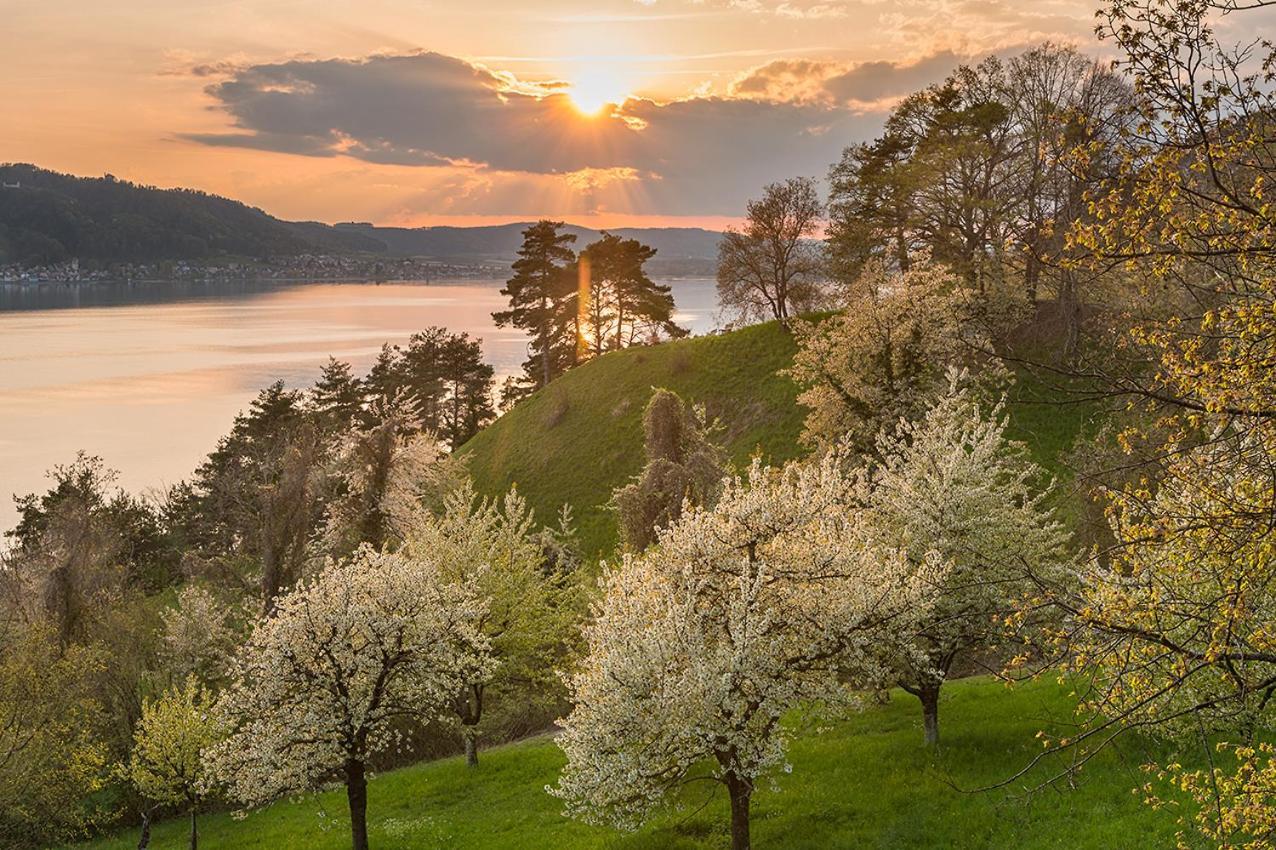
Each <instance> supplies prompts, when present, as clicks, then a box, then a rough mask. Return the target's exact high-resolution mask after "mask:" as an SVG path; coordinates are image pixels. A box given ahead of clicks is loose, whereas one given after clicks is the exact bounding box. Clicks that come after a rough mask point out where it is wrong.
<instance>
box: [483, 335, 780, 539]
mask: <svg viewBox="0 0 1276 850" xmlns="http://www.w3.org/2000/svg"><path fill="white" fill-rule="evenodd" d="M794 350H795V345H794V342H793V339H792V337H791V336H789V334H788V333H787V332H786V331H785V330H784V329H783V328H782V327H781V326H780V325H779V324H777V323H774V322H772V323H768V324H764V325H755V326H753V327H749V328H744V329H743V330H739V331H735V332H733V333H728V334H722V335H719V336H707V337H698V338H695V339H685V340H678V341H675V342H668V343H665V344H663V345H657V346H651V347H643V348H631V349H627V350H624V351H616V352H611V353H609V354H606V355H604V356H602V357H600V358H598V359H597V360H594V361H592V362H590V363H587V364H585V365H584V366H581V367H579V368H577V369H573V370H572V371H570V372H568V373H567V374H565V375H563V376H562V377H561V378H559V379H557V380H556V381H554V382H553V383H552V384H551V385H550V386H548V387H546V388H545V389H544V390H543V391H541V392H538V393H536V394H535V395H533V396H532V397H531V398H529V399H527V400H526V401H524V402H523V403H522V404H519V405H518V406H517V407H515V408H514V409H513V410H510V411H509V412H508V413H506V414H505V415H504V416H502V417H501V418H500V419H499V420H497V421H496V422H495V423H493V424H492V425H490V426H489V427H487V428H485V429H484V430H483V431H482V432H480V433H479V434H478V435H477V436H475V437H474V439H472V440H470V442H468V443H467V444H466V445H465V446H464V447H463V448H462V454H463V456H464V457H466V459H467V463H468V465H469V469H470V473H471V475H473V477H474V482H475V486H476V487H477V488H478V490H479V492H480V493H484V494H487V495H496V494H498V493H501V492H504V491H505V490H506V489H508V488H509V487H510V486H511V485H514V484H517V485H518V488H519V491H520V492H522V494H523V495H524V496H525V497H526V498H527V499H528V502H529V503H530V504H531V506H532V508H533V509H535V511H536V515H537V516H538V517H540V518H541V519H542V521H552V520H553V519H554V517H555V516H556V515H557V513H558V510H559V508H560V507H561V506H562V505H563V504H564V503H567V504H570V505H571V506H572V509H573V512H574V516H575V521H576V525H577V529H578V531H579V533H580V539H581V544H582V546H583V548H584V550H585V552H586V554H587V555H589V556H598V555H600V554H602V553H605V552H610V551H611V550H612V549H613V548H614V547H615V544H616V523H615V518H614V516H613V515H612V512H611V510H610V509H609V508H608V507H607V502H608V501H609V500H610V498H611V492H612V490H614V489H615V488H616V487H619V486H620V485H622V484H624V483H625V482H626V481H628V480H629V479H630V478H631V477H632V476H634V475H636V474H637V473H638V472H639V471H641V469H642V466H643V463H644V458H643V451H642V412H643V408H645V407H646V405H647V401H648V399H649V398H650V397H651V393H652V391H653V389H655V388H657V387H665V388H668V389H671V390H673V391H675V392H677V393H678V394H679V395H681V396H682V397H683V398H685V399H687V400H688V401H692V402H696V403H700V404H704V405H705V408H706V410H707V412H708V414H709V416H710V418H714V417H716V418H718V419H719V420H721V422H722V423H723V425H724V427H725V429H726V431H725V434H724V436H725V439H726V447H727V449H728V451H729V453H730V456H731V459H732V461H733V462H734V463H736V464H738V465H742V464H745V463H747V462H748V460H749V458H750V456H751V455H752V454H753V453H754V452H755V451H756V452H760V453H761V454H762V456H763V457H765V458H766V459H768V460H769V461H771V462H773V463H782V462H784V461H786V460H789V459H791V458H794V457H797V456H798V455H799V454H801V452H802V449H801V447H800V446H799V445H798V437H799V435H800V434H801V432H802V420H803V418H804V415H805V414H804V411H803V410H802V409H801V408H799V407H798V405H797V402H796V398H797V392H798V389H797V386H796V385H795V384H794V383H793V382H792V381H790V380H789V379H788V378H786V377H783V376H781V375H780V374H779V371H780V370H781V369H783V368H785V367H786V366H788V365H789V363H791V362H792V359H793V352H794Z"/></svg>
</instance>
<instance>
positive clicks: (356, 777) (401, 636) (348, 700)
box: [209, 547, 490, 850]
mask: <svg viewBox="0 0 1276 850" xmlns="http://www.w3.org/2000/svg"><path fill="white" fill-rule="evenodd" d="M484 608H485V605H484V603H483V602H482V601H481V600H480V599H479V598H478V596H477V594H475V592H474V590H473V588H471V587H470V586H468V585H465V584H457V583H448V582H445V581H444V580H442V578H441V576H440V574H439V571H438V568H437V566H436V564H435V563H434V562H432V561H429V560H425V559H419V558H408V557H405V556H403V555H400V554H393V553H388V552H378V551H375V550H373V549H371V548H368V547H364V548H362V549H360V550H358V552H356V553H355V555H354V557H352V558H351V559H349V560H345V561H339V562H335V563H330V564H329V565H328V566H327V568H326V569H325V570H324V571H323V572H322V573H320V574H319V575H318V576H317V577H316V578H315V579H313V580H312V581H310V582H309V583H306V584H303V585H301V586H299V587H298V588H297V589H296V590H295V591H293V592H291V593H289V594H287V595H286V596H284V597H281V599H280V600H279V604H278V606H277V607H276V609H275V613H274V614H273V615H272V616H270V617H269V618H267V619H266V620H264V621H262V622H261V623H260V624H259V625H258V626H257V628H256V630H255V631H254V633H253V635H252V637H251V638H250V639H249V641H248V643H247V644H246V646H245V647H244V649H243V651H242V652H241V654H240V657H239V659H238V669H237V675H236V678H235V681H234V683H233V684H232V685H231V686H230V687H229V688H228V689H227V691H226V692H225V693H224V694H223V698H222V700H221V702H220V708H221V710H222V712H223V715H224V718H225V721H226V722H227V724H228V726H229V729H230V734H229V736H228V738H227V739H226V740H225V741H224V742H222V743H221V744H219V745H217V746H216V747H214V748H212V750H211V751H210V755H209V757H210V761H211V763H212V764H213V766H214V770H215V772H216V775H217V776H218V777H219V779H220V780H221V782H222V783H224V784H225V786H226V788H227V791H228V792H229V794H230V796H231V797H232V798H234V799H236V800H238V801H240V802H243V803H245V804H248V805H255V804H261V803H265V802H267V801H269V800H271V799H274V798H275V797H277V796H279V795H282V794H287V793H292V792H297V791H301V790H306V789H311V788H316V787H318V786H320V785H322V784H323V783H325V782H327V781H328V780H330V779H332V778H334V777H335V778H340V779H341V780H342V781H343V782H344V783H345V786H346V796H347V799H348V801H349V805H350V830H351V837H352V841H353V847H354V850H367V847H368V831H367V802H368V797H367V770H368V766H369V763H370V761H371V760H372V759H373V758H374V757H375V756H376V755H377V754H379V753H382V752H385V751H387V750H390V749H392V748H394V747H395V746H396V744H398V743H399V742H400V731H401V729H402V725H403V723H404V722H405V721H412V720H417V721H421V720H425V721H428V720H432V719H436V718H438V717H440V716H442V715H443V714H444V713H445V712H446V711H447V708H448V706H449V705H450V701H451V699H452V697H453V696H454V695H455V693H456V692H457V691H458V689H459V688H460V687H461V684H462V683H463V682H465V681H468V680H469V679H470V678H471V677H473V676H475V675H476V674H477V673H480V672H481V671H483V670H484V669H485V668H486V667H487V665H488V664H489V663H490V660H489V658H488V652H487V642H486V640H485V639H484V638H483V637H482V636H481V635H480V634H479V632H478V631H477V629H476V625H475V624H476V623H477V622H478V620H479V619H480V618H481V617H482V615H483V612H484Z"/></svg>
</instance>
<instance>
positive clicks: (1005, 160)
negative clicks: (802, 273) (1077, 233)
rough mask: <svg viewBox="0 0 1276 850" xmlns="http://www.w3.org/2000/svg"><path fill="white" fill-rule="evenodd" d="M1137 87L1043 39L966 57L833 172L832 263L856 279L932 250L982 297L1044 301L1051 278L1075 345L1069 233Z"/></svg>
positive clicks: (1076, 280)
mask: <svg viewBox="0 0 1276 850" xmlns="http://www.w3.org/2000/svg"><path fill="white" fill-rule="evenodd" d="M1132 99H1133V92H1132V90H1131V88H1130V87H1129V86H1128V85H1126V84H1125V83H1124V82H1123V81H1122V80H1121V79H1120V78H1119V77H1118V76H1117V75H1116V74H1115V73H1113V72H1112V70H1111V69H1110V68H1109V67H1107V66H1105V65H1103V64H1100V63H1097V62H1094V61H1091V60H1088V59H1086V58H1085V57H1084V56H1082V55H1081V54H1079V53H1078V52H1077V51H1076V50H1075V49H1073V48H1071V47H1064V46H1059V45H1055V44H1050V43H1046V44H1043V45H1041V46H1039V47H1036V48H1033V49H1032V50H1029V51H1027V52H1025V53H1023V54H1020V55H1018V56H1015V57H1012V58H1010V59H1009V60H1007V61H1005V62H1003V61H1001V60H998V59H996V58H989V59H987V60H985V61H984V62H981V63H980V64H979V65H977V66H973V67H972V66H965V65H963V66H961V67H959V68H957V69H956V70H955V71H954V72H953V73H952V74H951V75H950V76H949V77H948V78H947V79H946V80H944V81H943V82H942V83H939V84H936V85H933V86H930V87H929V88H927V89H924V90H922V91H919V92H916V93H914V94H912V95H910V96H908V97H906V98H904V100H902V101H901V102H900V103H899V104H898V105H897V106H896V107H895V108H894V110H892V112H891V115H890V117H889V118H888V119H887V121H886V126H885V129H884V132H883V134H882V135H881V136H880V137H879V138H877V139H875V140H873V141H870V142H865V143H861V144H858V145H854V146H852V147H849V148H847V149H846V151H845V152H844V153H843V156H842V159H841V161H840V162H838V163H837V164H836V165H834V166H833V168H832V169H831V171H830V175H829V180H830V185H831V189H830V196H829V226H828V240H827V241H828V248H829V254H830V260H831V266H832V268H833V270H834V272H835V273H836V274H837V276H838V277H839V278H841V279H843V280H853V279H855V278H856V277H857V276H859V275H860V274H861V272H862V271H863V270H864V268H865V266H866V265H867V264H868V263H870V262H873V261H876V262H881V263H883V264H884V265H886V267H887V268H889V269H891V270H893V271H899V272H906V271H908V269H909V268H910V266H911V265H912V264H913V263H914V262H915V261H916V259H917V258H918V257H919V256H920V255H922V254H923V253H925V254H927V255H929V256H930V257H932V258H933V260H934V261H936V262H939V263H942V264H944V265H947V266H948V267H950V268H951V269H953V271H955V272H956V273H957V274H958V275H959V276H960V277H961V278H962V279H963V281H964V282H965V285H966V286H967V287H968V288H971V289H972V290H975V291H978V292H980V293H983V292H985V291H986V290H987V289H988V288H989V287H990V286H993V287H995V288H996V290H997V291H1000V292H1003V293H1004V292H1006V291H1008V290H1009V287H1008V286H1007V283H1008V281H1007V278H1008V276H1009V274H1010V273H1011V272H1018V273H1020V274H1021V275H1022V288H1019V287H1015V289H1014V290H1013V294H1014V296H1015V297H1023V298H1025V299H1026V300H1028V301H1035V300H1036V299H1037V297H1038V292H1039V289H1040V288H1041V286H1042V284H1044V283H1049V284H1051V285H1053V287H1054V289H1055V293H1056V294H1057V295H1058V297H1059V300H1060V301H1061V302H1062V306H1063V314H1064V316H1065V318H1066V319H1067V320H1068V322H1069V323H1070V326H1069V338H1070V341H1069V343H1068V345H1069V346H1070V347H1071V346H1075V339H1073V337H1075V334H1076V332H1077V329H1076V327H1075V324H1076V323H1077V322H1079V316H1078V313H1079V310H1078V309H1077V307H1078V305H1077V299H1078V298H1079V297H1080V295H1079V288H1080V287H1081V286H1082V285H1084V284H1085V283H1086V282H1087V279H1086V277H1085V276H1083V275H1080V274H1079V273H1078V270H1077V269H1076V268H1075V267H1069V266H1068V265H1067V264H1066V263H1065V260H1067V259H1068V258H1069V256H1071V255H1072V254H1073V253H1075V252H1071V251H1070V247H1069V245H1068V241H1067V238H1066V234H1067V232H1068V230H1069V228H1070V227H1071V225H1072V224H1073V223H1074V222H1076V221H1078V220H1080V219H1081V218H1083V217H1084V216H1085V215H1086V214H1087V213H1086V204H1085V200H1084V193H1085V191H1086V190H1087V189H1088V188H1090V187H1091V186H1093V185H1094V184H1095V183H1096V181H1097V180H1098V179H1100V178H1101V177H1102V176H1103V175H1104V174H1105V173H1106V172H1107V171H1108V170H1109V169H1110V168H1111V167H1112V166H1113V150H1114V147H1115V143H1116V142H1117V141H1118V140H1119V138H1120V136H1121V134H1122V133H1123V132H1124V130H1125V129H1126V127H1127V125H1128V121H1127V117H1128V107H1129V105H1130V103H1131V102H1132Z"/></svg>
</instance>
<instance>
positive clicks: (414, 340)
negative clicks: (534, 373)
mask: <svg viewBox="0 0 1276 850" xmlns="http://www.w3.org/2000/svg"><path fill="white" fill-rule="evenodd" d="M480 343H481V341H480V340H476V339H471V338H470V336H469V335H468V334H464V333H462V334H453V333H448V331H447V330H446V329H445V328H439V327H431V328H426V329H425V330H423V331H420V332H418V333H415V334H413V335H412V337H411V339H409V340H408V345H407V347H406V348H401V347H399V346H393V347H392V346H389V345H386V346H384V347H382V349H381V353H380V355H379V356H378V357H377V360H376V362H375V363H374V364H373V366H372V369H371V371H370V372H369V373H368V377H367V378H366V380H365V381H364V388H365V391H366V394H365V407H366V408H367V411H370V410H371V409H372V408H373V407H374V406H375V405H378V404H379V405H380V407H379V409H384V407H385V405H388V404H391V403H393V404H396V405H402V404H406V405H408V406H409V407H410V408H411V410H412V413H413V416H414V417H415V418H416V420H417V422H418V428H419V430H422V431H429V432H431V433H433V434H435V435H437V436H439V437H440V438H442V439H444V440H447V441H448V443H449V444H451V446H452V447H453V448H456V447H458V446H460V445H461V444H462V443H464V442H465V441H466V440H468V439H469V438H470V437H472V436H474V434H476V433H477V432H478V429H479V428H481V427H482V426H483V425H485V424H486V423H487V422H488V421H489V420H491V418H492V416H493V415H494V411H493V409H492V386H493V382H494V381H493V371H492V367H491V366H490V365H488V364H486V363H484V362H483V349H482V346H481V344H480ZM367 411H365V416H364V417H363V418H365V419H366V418H367Z"/></svg>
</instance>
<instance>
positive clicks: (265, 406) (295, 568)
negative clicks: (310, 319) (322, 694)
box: [177, 381, 327, 610]
mask: <svg viewBox="0 0 1276 850" xmlns="http://www.w3.org/2000/svg"><path fill="white" fill-rule="evenodd" d="M302 401H303V399H302V395H301V393H299V392H297V391H294V390H288V389H285V387H284V385H283V382H282V381H277V382H275V383H274V384H272V385H270V386H269V387H267V388H266V389H264V390H262V391H261V392H260V393H258V395H257V397H256V398H255V399H254V400H253V402H252V404H251V405H250V407H249V409H248V411H247V412H246V413H241V414H239V415H238V416H236V417H235V423H234V425H233V426H232V428H231V431H230V433H229V434H228V435H226V436H225V437H223V438H222V439H221V440H220V441H219V442H218V444H217V448H216V449H215V450H214V451H213V452H212V453H211V454H209V456H208V459H207V460H205V461H204V463H203V464H201V465H200V467H199V469H197V470H196V472H195V478H194V480H193V482H192V484H191V487H190V488H189V490H188V491H187V493H186V494H185V495H184V496H183V498H182V499H181V500H180V504H179V506H178V510H177V513H178V514H179V517H180V519H179V522H180V524H181V525H182V526H183V527H184V530H185V533H186V535H187V536H188V537H189V539H190V540H191V542H192V543H193V544H194V547H195V548H196V549H198V550H199V551H200V553H201V554H202V555H203V556H204V557H205V558H206V559H207V560H208V561H209V562H210V566H211V567H212V568H213V569H214V570H216V571H217V572H220V573H221V574H222V575H223V576H225V577H228V578H232V579H234V580H238V581H252V582H253V583H255V584H256V585H257V589H258V593H259V595H260V597H261V600H262V606H263V608H264V609H265V610H269V609H270V608H271V606H272V605H273V604H274V600H275V598H276V597H277V596H278V595H279V594H280V593H282V592H284V591H285V590H287V589H288V588H289V587H290V586H291V585H292V584H293V583H295V582H296V581H297V580H298V579H299V578H301V576H302V575H303V574H304V573H305V569H306V565H307V561H308V559H309V557H310V551H309V545H310V540H311V537H312V536H313V535H314V533H315V531H316V530H317V529H318V527H319V523H320V521H321V519H322V516H323V495H324V491H325V488H326V481H325V476H324V467H325V465H326V462H327V457H326V452H327V438H326V437H325V435H324V434H323V433H322V432H321V431H320V429H319V428H318V427H317V426H316V424H315V422H313V421H311V419H310V418H309V417H307V416H306V415H305V411H304V409H303V406H302Z"/></svg>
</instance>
